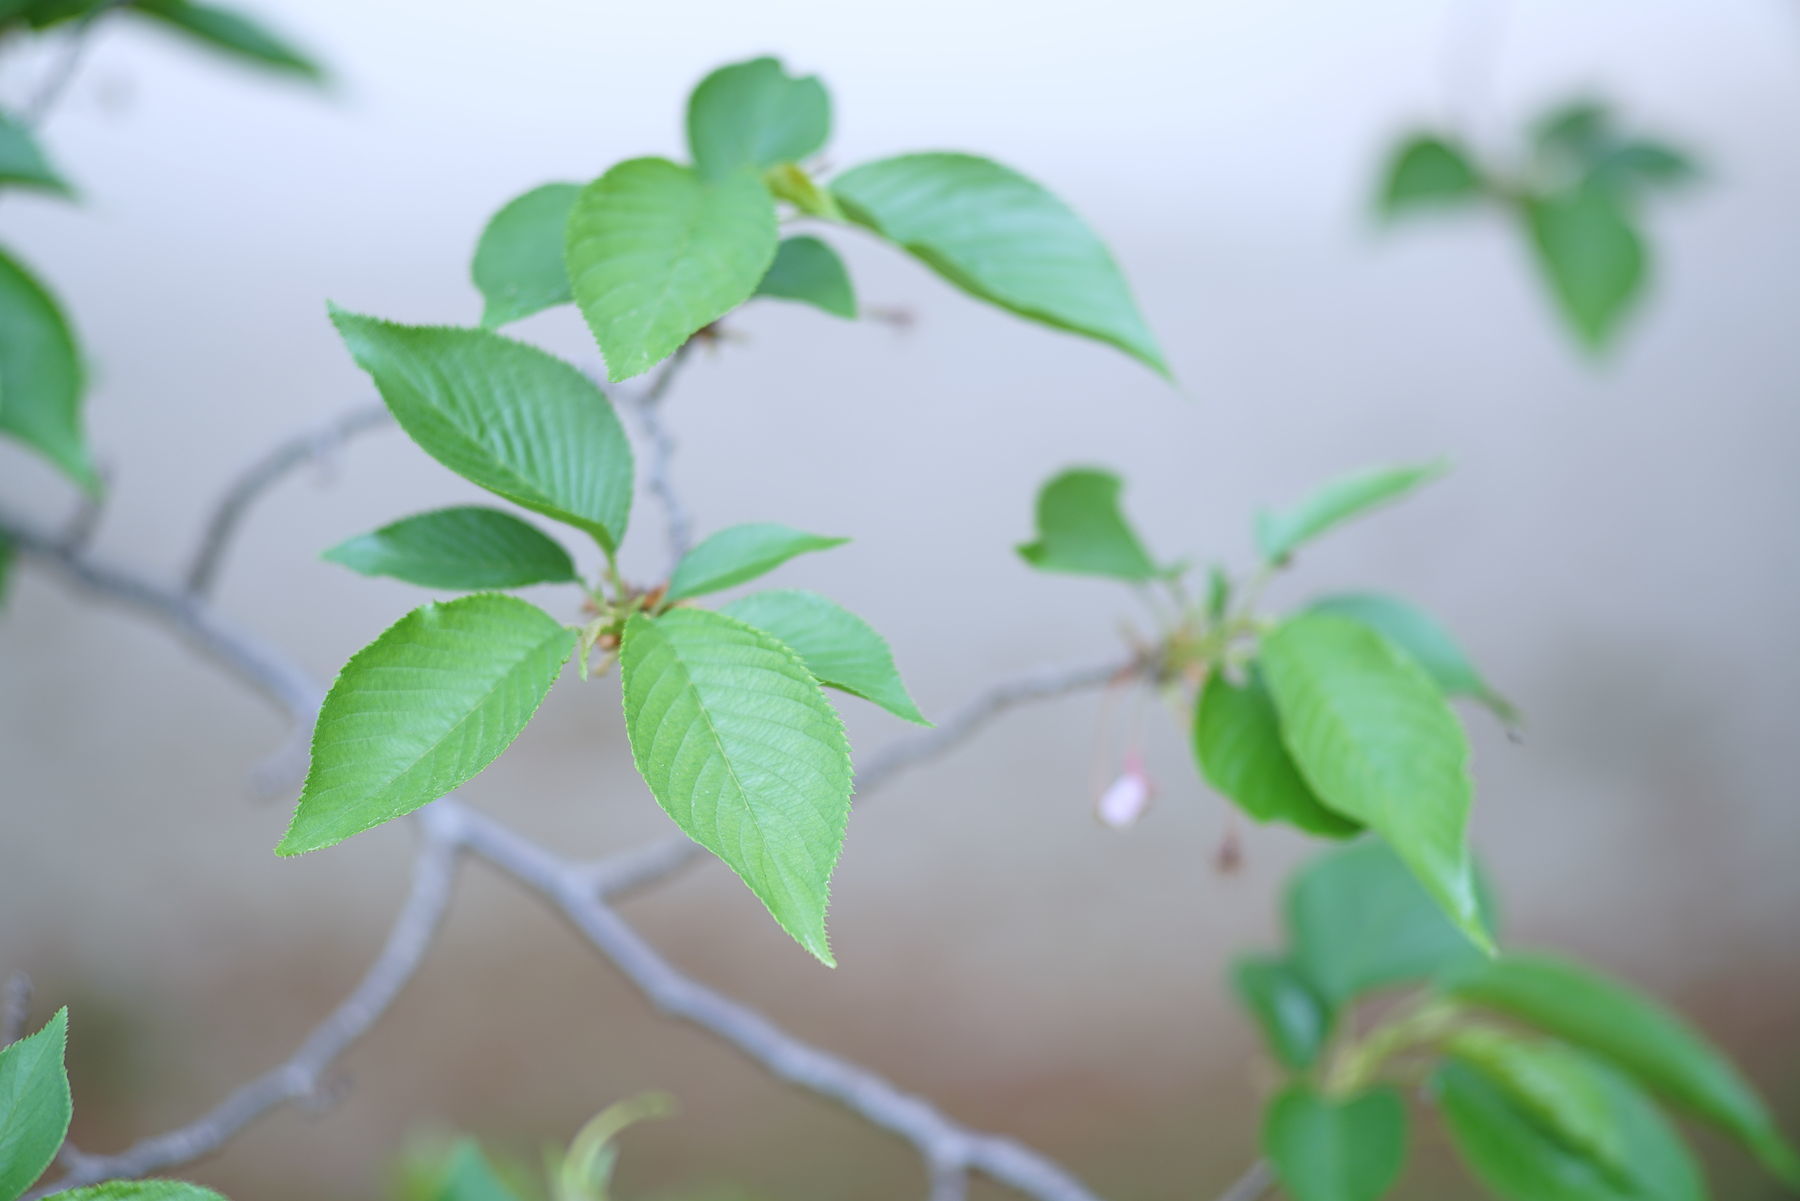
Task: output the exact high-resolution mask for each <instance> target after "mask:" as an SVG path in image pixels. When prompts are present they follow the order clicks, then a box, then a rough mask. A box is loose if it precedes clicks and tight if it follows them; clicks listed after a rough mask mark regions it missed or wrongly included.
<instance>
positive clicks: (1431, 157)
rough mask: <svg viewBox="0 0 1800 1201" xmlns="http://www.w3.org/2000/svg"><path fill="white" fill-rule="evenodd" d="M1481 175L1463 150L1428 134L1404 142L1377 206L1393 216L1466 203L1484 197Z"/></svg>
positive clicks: (1389, 172)
mask: <svg viewBox="0 0 1800 1201" xmlns="http://www.w3.org/2000/svg"><path fill="white" fill-rule="evenodd" d="M1481 190H1482V189H1481V178H1480V176H1478V175H1477V174H1476V172H1475V167H1474V165H1473V164H1471V163H1470V162H1469V158H1468V155H1467V154H1465V153H1464V152H1463V150H1462V149H1461V148H1460V147H1458V146H1455V145H1453V144H1452V143H1450V142H1447V141H1445V140H1444V139H1443V138H1438V137H1433V136H1431V135H1429V134H1420V135H1417V136H1415V137H1412V138H1409V139H1407V140H1406V142H1404V143H1403V144H1402V145H1401V147H1400V149H1399V151H1398V152H1397V153H1396V154H1395V156H1394V161H1393V163H1392V165H1391V166H1389V168H1388V174H1387V179H1386V180H1385V181H1384V182H1383V185H1382V189H1381V200H1380V203H1379V205H1378V208H1379V211H1380V213H1381V215H1382V216H1383V217H1386V218H1389V219H1392V218H1395V217H1401V216H1407V215H1410V214H1412V213H1415V212H1422V211H1431V210H1437V209H1446V208H1451V207H1455V206H1458V205H1462V204H1467V203H1469V202H1470V201H1473V200H1475V199H1477V198H1479V197H1480V196H1481Z"/></svg>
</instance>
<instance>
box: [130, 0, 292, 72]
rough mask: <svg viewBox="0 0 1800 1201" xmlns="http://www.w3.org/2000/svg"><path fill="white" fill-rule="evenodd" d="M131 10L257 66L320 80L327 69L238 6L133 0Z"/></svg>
mask: <svg viewBox="0 0 1800 1201" xmlns="http://www.w3.org/2000/svg"><path fill="white" fill-rule="evenodd" d="M129 11H131V12H136V13H142V14H143V15H144V16H147V17H150V18H153V19H155V20H158V21H161V22H163V23H164V24H166V25H168V26H170V27H171V28H173V29H175V30H177V31H179V32H180V33H182V34H185V35H186V36H187V37H189V38H191V39H193V40H194V41H197V42H199V43H201V44H202V45H204V46H206V47H208V48H209V49H212V50H216V51H218V52H220V53H221V54H225V55H229V56H230V57H232V58H236V59H240V60H242V61H243V62H246V63H249V64H251V65H253V66H258V67H265V68H269V69H272V70H276V71H285V72H287V73H288V74H291V75H297V76H300V77H301V78H303V79H311V80H319V79H322V78H324V74H325V73H324V71H323V70H322V69H321V68H320V67H319V64H318V63H316V62H314V61H313V59H312V58H311V57H309V56H308V55H307V54H306V53H305V52H304V51H302V50H300V49H299V48H298V47H296V46H295V45H294V44H293V43H292V42H289V41H288V40H287V39H286V38H284V37H282V36H281V35H280V34H278V33H276V32H275V31H274V30H272V29H270V28H269V27H267V26H266V25H263V24H262V23H261V22H259V21H255V20H253V19H251V18H250V17H248V16H246V15H244V14H243V13H241V12H239V11H238V10H237V9H234V8H223V7H220V6H219V5H216V4H199V3H195V2H194V0H132V3H131V5H130V9H129Z"/></svg>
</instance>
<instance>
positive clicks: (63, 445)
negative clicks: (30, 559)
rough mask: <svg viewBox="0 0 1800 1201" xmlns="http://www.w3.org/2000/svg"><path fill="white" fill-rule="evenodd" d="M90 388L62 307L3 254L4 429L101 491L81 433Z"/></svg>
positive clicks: (0, 375)
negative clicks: (83, 407) (85, 394)
mask: <svg viewBox="0 0 1800 1201" xmlns="http://www.w3.org/2000/svg"><path fill="white" fill-rule="evenodd" d="M85 390H86V381H85V380H84V379H83V372H82V369H81V355H80V352H79V351H78V350H77V349H76V346H75V335H74V334H72V333H71V332H70V331H69V326H68V323H67V322H66V321H65V320H64V319H63V315H62V310H61V309H59V308H58V307H57V305H56V301H55V300H53V299H51V296H50V293H49V292H47V291H46V290H45V289H44V286H43V284H41V283H39V282H38V281H37V279H36V278H35V277H33V276H32V274H31V273H30V272H29V271H27V270H25V268H24V267H23V266H21V265H20V264H19V263H18V261H17V260H15V259H12V258H9V257H7V255H5V254H4V253H0V433H4V434H10V435H11V436H12V437H14V438H17V439H18V440H19V441H21V442H23V443H24V444H25V445H27V446H29V447H31V448H32V449H33V450H35V451H37V452H38V453H39V454H41V455H43V456H44V457H45V458H46V459H48V460H50V461H51V462H52V463H54V464H56V465H57V466H58V467H60V468H61V469H62V472H63V474H64V475H66V476H68V477H69V478H70V479H71V480H73V481H75V483H77V484H79V485H80V486H81V487H82V488H83V489H84V490H85V491H86V492H87V493H88V494H89V495H90V496H98V495H99V493H100V477H99V476H98V475H96V474H95V472H94V465H93V462H92V460H91V459H89V457H88V450H87V443H86V441H85V439H84V438H83V437H82V433H81V399H82V393H83V392H84V391H85Z"/></svg>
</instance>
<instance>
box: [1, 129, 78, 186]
mask: <svg viewBox="0 0 1800 1201" xmlns="http://www.w3.org/2000/svg"><path fill="white" fill-rule="evenodd" d="M0 185H6V186H12V187H25V188H36V189H39V190H40V191H45V192H54V193H57V194H59V195H64V196H66V195H68V194H69V185H68V183H67V182H66V181H65V180H64V179H63V177H62V176H61V175H59V174H58V173H57V171H56V168H54V167H52V166H51V165H50V160H49V159H47V158H45V157H44V152H43V149H42V148H41V147H40V146H39V145H38V142H37V138H36V137H34V136H33V135H32V132H31V131H30V130H29V129H27V128H25V127H24V126H23V125H21V124H19V123H18V122H17V121H14V120H13V119H12V118H11V117H9V116H7V115H6V114H5V113H0Z"/></svg>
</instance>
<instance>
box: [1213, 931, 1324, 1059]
mask: <svg viewBox="0 0 1800 1201" xmlns="http://www.w3.org/2000/svg"><path fill="white" fill-rule="evenodd" d="M1231 985H1232V988H1233V989H1234V990H1235V991H1236V992H1237V995H1238V1000H1239V1001H1241V1002H1242V1003H1243V1006H1244V1008H1245V1009H1248V1010H1249V1011H1250V1016H1252V1017H1254V1018H1255V1019H1256V1023H1257V1025H1258V1026H1260V1027H1262V1032H1263V1037H1264V1038H1265V1039H1267V1040H1268V1043H1269V1049H1270V1050H1272V1051H1274V1052H1275V1058H1277V1059H1279V1060H1280V1061H1281V1062H1282V1064H1283V1065H1284V1066H1286V1067H1287V1068H1288V1069H1289V1070H1290V1071H1295V1072H1304V1071H1305V1070H1306V1069H1307V1068H1310V1067H1311V1066H1312V1065H1313V1063H1314V1062H1316V1061H1317V1060H1318V1058H1319V1052H1320V1050H1321V1049H1323V1048H1324V1046H1325V1038H1326V1036H1327V1035H1328V1034H1330V1032H1331V1025H1332V1017H1333V1015H1332V1012H1331V1009H1330V1008H1329V1007H1328V1006H1327V1005H1326V1003H1325V1000H1324V998H1323V997H1321V996H1319V994H1318V992H1317V991H1316V990H1315V989H1314V988H1313V986H1312V985H1311V984H1310V983H1309V982H1308V981H1307V979H1306V977H1305V975H1303V974H1302V973H1301V972H1300V970H1299V969H1298V968H1296V967H1295V966H1294V964H1293V962H1292V961H1291V960H1288V959H1276V958H1273V957H1271V956H1263V955H1249V956H1244V957H1242V958H1240V959H1238V960H1237V961H1236V962H1234V963H1233V964H1232V965H1231Z"/></svg>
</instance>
